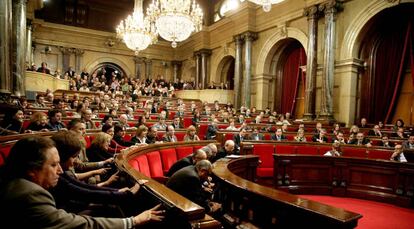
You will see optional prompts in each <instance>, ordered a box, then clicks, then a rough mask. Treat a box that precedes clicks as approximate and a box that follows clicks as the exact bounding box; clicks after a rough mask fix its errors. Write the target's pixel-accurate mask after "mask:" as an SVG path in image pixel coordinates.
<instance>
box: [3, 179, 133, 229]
mask: <svg viewBox="0 0 414 229" xmlns="http://www.w3.org/2000/svg"><path fill="white" fill-rule="evenodd" d="M0 211H1V212H2V214H1V215H0V220H1V222H2V223H3V224H4V225H10V226H11V225H13V228H39V229H40V228H50V229H54V228H56V229H61V228H83V229H86V228H111V229H112V228H116V229H123V228H125V224H126V220H125V219H116V218H95V217H90V216H84V215H75V214H72V213H68V212H66V211H65V210H62V209H57V208H56V204H55V200H54V199H53V197H52V195H51V194H50V193H49V192H48V191H47V190H46V189H44V188H43V187H41V186H39V185H38V184H36V183H33V182H31V181H29V180H26V179H22V178H19V179H14V180H12V181H9V182H7V183H6V184H4V183H3V184H2V187H1V188H0Z"/></svg>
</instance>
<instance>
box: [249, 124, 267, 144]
mask: <svg viewBox="0 0 414 229" xmlns="http://www.w3.org/2000/svg"><path fill="white" fill-rule="evenodd" d="M263 139H264V137H263V134H262V133H260V131H259V128H258V127H255V128H253V132H252V134H250V140H255V141H261V140H263Z"/></svg>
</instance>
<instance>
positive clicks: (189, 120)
mask: <svg viewBox="0 0 414 229" xmlns="http://www.w3.org/2000/svg"><path fill="white" fill-rule="evenodd" d="M192 124H193V118H192V117H184V120H183V125H184V128H187V127H189V126H191V125H192Z"/></svg>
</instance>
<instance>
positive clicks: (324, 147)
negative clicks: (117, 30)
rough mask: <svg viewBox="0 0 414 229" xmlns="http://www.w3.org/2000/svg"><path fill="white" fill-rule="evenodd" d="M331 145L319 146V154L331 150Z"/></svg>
mask: <svg viewBox="0 0 414 229" xmlns="http://www.w3.org/2000/svg"><path fill="white" fill-rule="evenodd" d="M331 149H332V147H331V146H319V155H324V154H325V153H326V152H328V151H329V150H331Z"/></svg>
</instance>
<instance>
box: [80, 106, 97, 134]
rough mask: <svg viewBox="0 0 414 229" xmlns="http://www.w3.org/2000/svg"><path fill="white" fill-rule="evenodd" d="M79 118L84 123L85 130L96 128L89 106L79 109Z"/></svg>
mask: <svg viewBox="0 0 414 229" xmlns="http://www.w3.org/2000/svg"><path fill="white" fill-rule="evenodd" d="M81 119H82V121H83V122H84V123H85V125H86V129H87V130H94V129H97V127H96V125H95V123H94V122H93V121H92V110H91V109H90V108H86V109H83V110H82V111H81Z"/></svg>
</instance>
